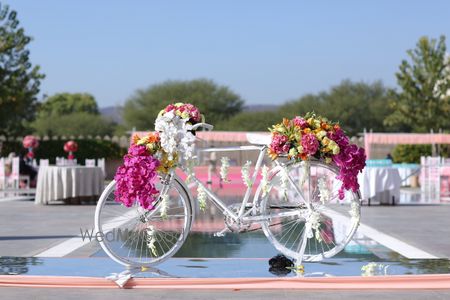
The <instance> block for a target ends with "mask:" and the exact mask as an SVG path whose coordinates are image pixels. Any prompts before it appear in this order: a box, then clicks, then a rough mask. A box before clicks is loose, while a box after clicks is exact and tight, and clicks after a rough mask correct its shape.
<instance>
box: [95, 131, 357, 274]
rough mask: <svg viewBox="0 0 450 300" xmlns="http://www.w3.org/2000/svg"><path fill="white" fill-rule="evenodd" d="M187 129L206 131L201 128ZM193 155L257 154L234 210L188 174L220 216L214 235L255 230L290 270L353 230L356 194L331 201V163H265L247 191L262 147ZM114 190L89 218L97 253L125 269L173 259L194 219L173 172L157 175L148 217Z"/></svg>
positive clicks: (335, 185)
mask: <svg viewBox="0 0 450 300" xmlns="http://www.w3.org/2000/svg"><path fill="white" fill-rule="evenodd" d="M195 126H196V127H205V128H208V129H212V126H211V125H209V124H203V123H200V124H197V125H195ZM200 151H204V152H213V151H215V152H226V151H259V155H258V159H257V161H256V164H255V167H254V172H253V174H252V176H251V177H250V179H251V183H252V184H250V185H249V187H248V188H247V190H246V192H245V195H244V197H243V199H242V201H241V202H240V203H239V205H232V206H227V205H226V204H225V203H224V201H222V200H221V199H220V197H218V196H217V195H216V194H215V193H214V192H213V191H212V190H211V189H209V188H208V186H207V185H205V184H204V183H203V182H201V181H200V180H199V179H198V178H197V177H196V176H195V174H194V176H193V178H192V180H193V182H194V183H195V184H196V185H198V186H200V187H201V188H202V189H203V190H204V191H205V192H206V194H207V196H208V200H209V201H210V202H212V203H213V204H214V205H216V206H217V207H218V208H219V210H220V211H221V212H222V213H223V215H224V217H225V218H224V223H225V229H224V230H223V231H222V232H221V233H224V232H226V231H235V232H243V231H245V230H247V229H248V228H250V226H251V225H254V224H259V225H260V227H261V228H262V230H263V232H264V234H265V235H266V237H267V238H268V240H269V241H270V242H271V243H272V245H273V246H274V247H275V248H276V249H277V250H278V251H280V252H281V253H282V254H284V255H286V256H288V257H291V258H292V259H294V260H295V261H296V263H297V264H298V263H301V262H302V261H319V260H322V259H324V258H329V257H331V256H333V255H335V254H337V253H338V252H340V251H341V250H342V249H343V248H344V247H345V245H346V244H347V243H348V242H349V241H350V240H351V238H352V236H353V234H354V233H355V231H356V229H357V227H358V225H359V219H360V194H359V192H356V193H355V192H351V191H347V192H346V193H345V198H344V199H343V200H339V199H338V189H339V187H340V185H341V182H340V181H339V180H338V179H337V178H336V177H337V175H338V169H337V167H336V166H334V165H333V164H327V163H325V162H322V161H319V160H309V161H307V162H293V161H289V160H287V159H286V158H278V159H276V160H274V161H273V166H272V168H271V169H270V171H269V173H268V176H267V182H265V183H261V182H259V184H258V186H257V187H255V184H256V183H257V181H259V180H257V179H258V174H259V173H260V171H261V169H262V164H263V160H264V158H265V157H267V146H266V145H265V144H264V143H263V142H258V141H256V142H255V143H254V144H253V145H249V146H238V147H226V148H217V147H216V148H208V149H200ZM181 169H184V168H183V166H181ZM253 187H255V188H253ZM115 188H116V183H115V182H114V181H112V182H111V183H110V184H109V185H108V186H107V187H106V189H105V190H104V191H103V193H102V195H101V196H100V199H99V201H98V204H97V207H96V211H95V230H96V232H97V233H98V234H99V235H100V236H102V237H104V238H103V239H102V240H101V241H100V245H101V247H102V248H103V250H104V251H105V252H106V253H107V254H108V255H109V256H110V257H111V258H112V259H113V260H115V261H116V262H118V263H120V264H123V265H125V266H128V267H143V266H151V265H155V264H158V263H161V262H163V261H164V260H166V259H168V258H170V257H171V256H173V255H174V254H175V253H176V252H177V251H178V250H179V249H180V247H181V246H182V245H183V243H184V241H185V240H186V238H187V236H188V234H189V231H190V229H191V226H192V223H193V221H194V218H195V209H194V208H195V206H194V201H195V199H194V198H193V196H192V194H191V192H190V190H189V188H188V187H187V186H186V184H185V183H184V182H183V181H182V180H181V179H180V178H179V176H177V175H176V173H175V172H174V171H172V172H170V173H169V174H167V175H165V176H161V177H160V178H159V181H158V183H157V188H158V190H159V191H160V195H159V198H158V200H157V202H156V203H155V209H154V210H151V211H148V210H145V209H143V208H142V207H141V206H139V205H138V204H135V205H134V206H133V207H131V208H130V207H125V206H124V205H122V204H119V203H117V202H116V201H115V197H114V191H115ZM162 199H164V201H163V200H162Z"/></svg>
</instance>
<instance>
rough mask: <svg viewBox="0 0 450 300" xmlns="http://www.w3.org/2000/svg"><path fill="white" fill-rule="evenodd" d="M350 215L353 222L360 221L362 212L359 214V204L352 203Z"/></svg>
mask: <svg viewBox="0 0 450 300" xmlns="http://www.w3.org/2000/svg"><path fill="white" fill-rule="evenodd" d="M349 214H350V216H351V218H352V220H358V219H359V217H360V212H359V207H358V204H357V203H355V202H352V204H351V205H350V210H349Z"/></svg>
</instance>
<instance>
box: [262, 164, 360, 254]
mask: <svg viewBox="0 0 450 300" xmlns="http://www.w3.org/2000/svg"><path fill="white" fill-rule="evenodd" d="M337 175H338V169H337V168H336V167H335V166H333V165H330V164H326V163H323V162H321V161H315V160H313V161H309V162H299V163H292V164H289V165H287V166H285V167H282V166H278V167H276V168H274V170H273V171H272V172H271V173H270V174H269V184H268V185H267V186H266V187H265V188H266V193H265V194H266V195H264V197H262V200H261V213H262V215H263V216H264V217H265V221H264V222H263V223H262V224H261V225H262V229H263V231H264V233H265V235H266V236H267V238H268V239H269V241H270V242H271V243H272V244H273V245H274V246H275V248H276V249H277V250H278V251H280V252H281V253H283V254H284V255H287V256H289V257H291V258H294V259H296V260H299V261H319V260H322V259H323V258H328V257H331V256H333V255H335V254H337V253H338V252H340V251H341V250H342V249H344V247H345V246H346V245H347V243H348V242H349V241H350V240H351V238H352V236H353V235H354V233H355V231H356V229H357V227H358V225H359V219H360V196H359V193H353V192H351V191H346V192H345V197H344V199H343V200H340V199H339V198H338V190H339V188H340V186H341V184H342V182H341V181H340V180H338V179H337V178H336V177H337ZM261 192H262V188H261Z"/></svg>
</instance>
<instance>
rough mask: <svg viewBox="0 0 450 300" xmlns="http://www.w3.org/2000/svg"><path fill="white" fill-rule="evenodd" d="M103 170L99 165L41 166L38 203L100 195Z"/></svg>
mask: <svg viewBox="0 0 450 300" xmlns="http://www.w3.org/2000/svg"><path fill="white" fill-rule="evenodd" d="M102 191H103V172H102V169H101V168H98V167H85V166H43V167H41V168H39V173H38V178H37V186H36V198H35V203H36V204H48V203H49V202H50V201H55V200H63V199H69V198H76V197H84V196H96V195H100V194H101V193H102Z"/></svg>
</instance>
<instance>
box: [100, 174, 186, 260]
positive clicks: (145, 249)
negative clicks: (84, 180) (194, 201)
mask: <svg viewBox="0 0 450 300" xmlns="http://www.w3.org/2000/svg"><path fill="white" fill-rule="evenodd" d="M157 188H158V189H159V190H160V191H161V190H162V184H161V183H158V184H157ZM115 189H116V184H115V182H114V181H113V182H111V183H110V184H109V185H108V186H107V187H106V189H105V190H104V191H103V193H102V195H101V196H100V200H99V202H98V204H97V208H96V211H95V231H96V232H97V236H99V237H100V239H99V243H100V245H101V247H102V248H103V250H104V251H105V252H106V253H107V254H108V256H110V257H111V258H112V259H113V260H115V261H116V262H118V263H120V264H122V265H125V266H129V267H142V266H150V265H155V264H157V263H161V262H163V261H164V260H166V259H168V258H169V257H171V256H172V255H174V254H175V253H176V252H177V251H178V249H179V248H180V247H181V245H182V244H183V243H184V241H185V240H186V237H187V235H188V233H189V231H190V228H191V224H192V219H193V215H192V207H191V202H190V198H189V195H188V193H187V191H186V189H185V188H184V186H183V185H182V184H181V183H180V181H179V180H178V178H174V179H173V180H172V182H171V184H170V186H169V188H168V191H167V193H166V195H167V196H166V199H165V201H164V204H162V203H160V204H159V205H157V206H156V208H155V209H154V210H152V211H148V210H146V209H143V208H142V207H141V206H140V205H139V204H134V206H132V207H126V206H124V205H122V204H120V203H117V202H116V201H115V197H114V191H115Z"/></svg>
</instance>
